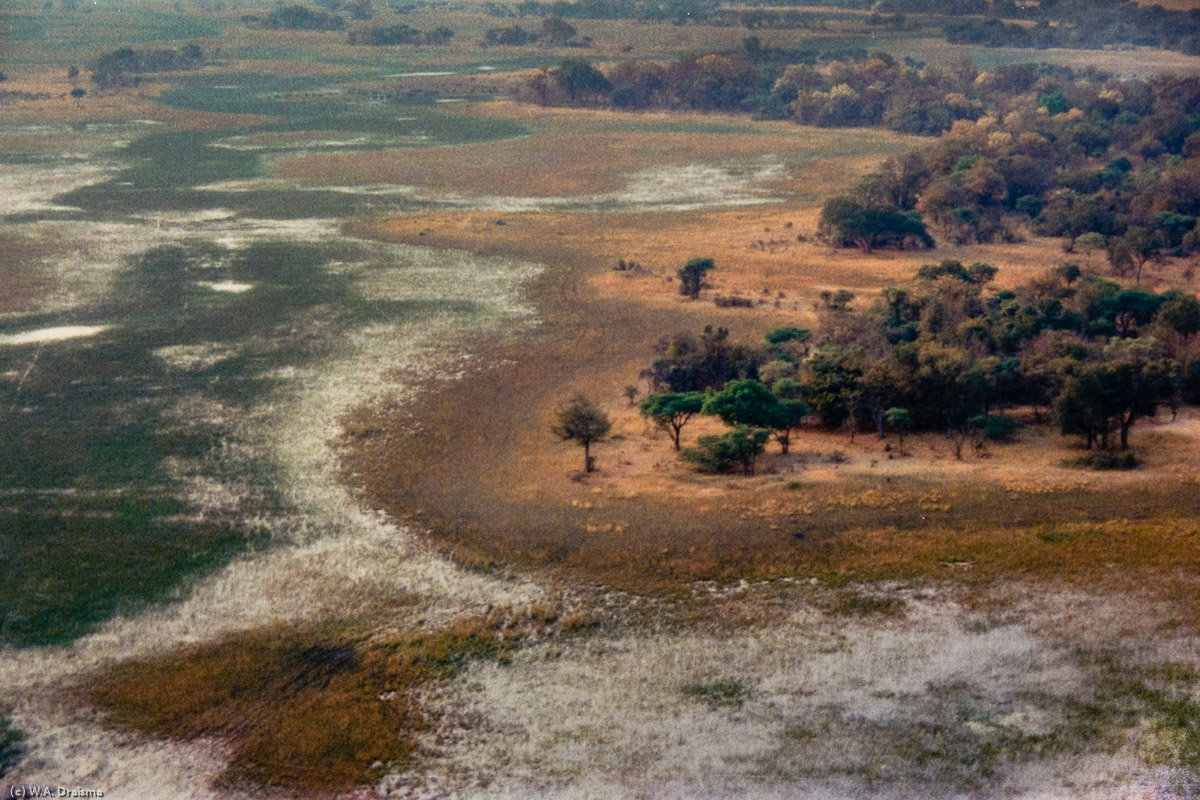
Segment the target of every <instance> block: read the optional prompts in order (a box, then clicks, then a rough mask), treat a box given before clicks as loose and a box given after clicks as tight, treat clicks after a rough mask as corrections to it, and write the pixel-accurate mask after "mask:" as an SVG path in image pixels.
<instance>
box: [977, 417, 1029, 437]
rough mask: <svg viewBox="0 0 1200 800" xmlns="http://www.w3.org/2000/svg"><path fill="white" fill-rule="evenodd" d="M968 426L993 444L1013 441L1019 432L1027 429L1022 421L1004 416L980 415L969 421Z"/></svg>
mask: <svg viewBox="0 0 1200 800" xmlns="http://www.w3.org/2000/svg"><path fill="white" fill-rule="evenodd" d="M967 424H968V425H970V426H971V427H972V428H974V429H975V430H977V431H979V433H980V435H981V436H983V438H985V439H989V440H991V441H993V442H1007V441H1011V440H1012V438H1013V436H1015V435H1016V433H1017V431H1019V430H1021V429H1022V428H1024V427H1025V426H1024V425H1023V424H1022V423H1021V422H1020V420H1016V419H1013V418H1012V417H1009V416H1006V415H1004V414H990V415H988V414H980V415H978V416H975V417H971V418H970V419H969V420H967Z"/></svg>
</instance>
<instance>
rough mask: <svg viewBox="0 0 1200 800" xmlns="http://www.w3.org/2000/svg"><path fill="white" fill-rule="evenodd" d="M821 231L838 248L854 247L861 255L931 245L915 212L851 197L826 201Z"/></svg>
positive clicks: (922, 223)
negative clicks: (880, 249)
mask: <svg viewBox="0 0 1200 800" xmlns="http://www.w3.org/2000/svg"><path fill="white" fill-rule="evenodd" d="M821 229H822V230H823V231H824V232H825V234H826V235H827V236H828V237H829V238H830V239H831V241H833V242H834V243H835V244H837V245H838V246H840V247H848V246H850V245H853V246H855V247H858V248H859V249H860V250H862V251H863V252H864V253H869V252H871V251H872V250H873V249H875V248H876V247H889V246H890V247H901V248H903V247H904V246H905V245H907V244H909V243H915V244H916V245H917V246H919V247H933V244H934V243H933V237H931V236H930V235H929V232H928V231H927V230H926V229H925V223H924V222H922V221H921V215H920V214H918V213H917V212H915V211H901V210H900V209H898V208H895V207H894V206H889V205H878V204H877V205H863V204H862V203H859V202H858V201H856V200H854V199H852V198H850V197H835V198H833V199H831V200H828V201H826V203H825V205H824V207H823V208H822V209H821Z"/></svg>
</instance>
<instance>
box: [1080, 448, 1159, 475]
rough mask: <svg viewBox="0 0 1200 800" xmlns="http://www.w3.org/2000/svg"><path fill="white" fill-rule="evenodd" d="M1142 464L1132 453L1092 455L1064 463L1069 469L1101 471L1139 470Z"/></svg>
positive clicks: (1126, 451) (1127, 451)
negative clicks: (1078, 468)
mask: <svg viewBox="0 0 1200 800" xmlns="http://www.w3.org/2000/svg"><path fill="white" fill-rule="evenodd" d="M1140 464H1141V462H1139V461H1138V460H1137V457H1136V456H1135V455H1134V454H1133V452H1132V451H1129V450H1125V451H1124V452H1121V453H1092V454H1090V455H1086V456H1082V457H1080V458H1072V459H1069V460H1067V461H1064V462H1063V465H1064V466H1067V467H1080V468H1082V469H1094V470H1100V471H1108V470H1129V469H1137V468H1138V466H1139V465H1140Z"/></svg>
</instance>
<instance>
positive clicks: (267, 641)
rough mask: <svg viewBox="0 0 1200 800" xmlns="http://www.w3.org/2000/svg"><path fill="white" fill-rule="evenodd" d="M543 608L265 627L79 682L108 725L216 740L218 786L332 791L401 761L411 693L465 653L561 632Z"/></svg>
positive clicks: (411, 733) (453, 668)
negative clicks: (421, 627)
mask: <svg viewBox="0 0 1200 800" xmlns="http://www.w3.org/2000/svg"><path fill="white" fill-rule="evenodd" d="M569 624H570V619H567V618H562V617H560V616H559V615H558V614H556V613H553V612H547V611H545V610H543V609H530V610H527V611H525V612H522V613H520V614H517V615H512V614H507V613H502V612H496V613H493V614H491V615H490V616H488V617H486V618H470V619H465V620H462V621H459V622H457V623H455V624H452V625H450V626H449V627H447V628H444V629H441V630H437V631H430V632H422V631H410V632H408V633H404V634H399V635H388V636H383V637H371V636H367V635H364V634H362V633H361V632H360V633H357V634H356V633H354V632H353V631H352V630H350V629H349V628H348V627H346V626H337V625H328V626H326V627H325V628H323V629H320V630H309V631H296V630H292V629H278V628H268V629H261V630H257V631H252V632H248V633H244V634H239V635H235V636H230V637H227V638H225V639H222V640H220V641H217V642H213V643H209V644H204V645H199V646H195V647H192V648H188V649H185V650H182V651H178V652H173V653H171V654H168V655H165V656H161V657H158V658H151V659H146V660H137V661H131V662H126V663H123V664H120V665H117V666H115V667H112V668H110V669H109V670H107V671H106V672H104V673H102V674H100V675H97V676H94V677H93V678H91V679H90V680H89V682H88V683H87V684H86V685H85V686H84V687H82V689H81V692H82V695H83V697H84V698H85V700H86V701H87V702H88V703H91V704H93V705H95V706H97V707H99V708H100V709H102V710H104V711H105V712H106V713H107V722H108V724H110V725H112V726H115V727H118V728H121V729H125V730H130V731H135V732H138V733H141V734H146V735H152V736H157V737H171V738H179V739H193V738H196V737H216V738H218V739H221V740H223V741H224V742H226V743H227V745H228V747H229V749H230V752H231V758H230V761H229V765H228V767H227V769H226V772H225V774H224V775H223V776H222V777H221V779H220V780H221V782H222V783H224V784H228V785H231V786H232V785H242V784H248V785H252V786H260V787H261V786H272V787H281V788H284V789H287V790H289V791H290V792H293V793H299V794H300V795H302V796H329V794H330V793H331V792H333V793H336V792H339V791H345V790H348V789H352V788H353V787H355V786H359V785H362V784H364V783H367V782H369V781H371V780H372V779H375V778H378V777H380V776H381V775H383V774H384V772H385V771H386V770H387V769H389V768H400V769H404V768H406V767H408V766H409V765H410V763H411V762H412V760H413V759H414V758H416V757H417V756H418V755H419V754H420V751H421V746H420V737H421V734H422V732H423V731H424V730H425V729H426V728H427V727H428V725H429V721H430V718H431V713H433V712H431V710H429V709H426V708H423V707H422V706H421V704H420V702H419V700H418V696H417V691H418V690H419V689H420V688H421V687H422V686H424V685H425V684H428V683H429V682H431V681H438V680H445V679H448V678H451V677H453V676H454V675H455V674H456V673H457V672H458V671H459V670H460V669H461V668H462V667H463V666H465V665H466V664H467V663H469V662H470V661H471V660H473V659H488V658H497V657H500V656H501V655H503V654H504V653H506V652H508V651H510V650H511V649H512V647H513V646H515V644H516V642H517V641H518V640H519V639H520V637H521V636H523V635H525V634H527V633H529V632H530V631H532V630H534V629H537V630H538V631H540V633H541V634H542V635H544V634H545V633H546V632H548V631H551V629H552V628H553V632H560V631H566V632H568V633H569V632H570V630H568V627H569Z"/></svg>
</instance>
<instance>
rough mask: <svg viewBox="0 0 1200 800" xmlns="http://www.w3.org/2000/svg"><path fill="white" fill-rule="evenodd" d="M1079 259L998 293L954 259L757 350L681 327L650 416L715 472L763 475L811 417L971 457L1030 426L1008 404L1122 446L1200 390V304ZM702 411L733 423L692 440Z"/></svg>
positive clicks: (650, 373)
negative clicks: (737, 469)
mask: <svg viewBox="0 0 1200 800" xmlns="http://www.w3.org/2000/svg"><path fill="white" fill-rule="evenodd" d="M1067 266H1069V267H1071V268H1070V269H1067V268H1064V267H1059V268H1056V269H1054V270H1050V271H1048V272H1047V273H1046V274H1045V275H1043V276H1041V277H1039V278H1037V279H1036V280H1034V281H1032V282H1031V283H1030V284H1028V285H1025V286H1021V287H1017V288H1016V289H1015V290H1007V289H1005V290H995V289H992V288H991V283H992V281H993V278H994V276H995V274H996V270H995V268H993V267H991V266H990V265H987V264H978V263H977V264H971V265H969V266H964V265H962V264H961V263H959V262H956V261H943V262H941V263H938V264H928V265H925V266H923V267H921V269H920V270H918V272H917V274H916V275H915V276H914V278H913V279H912V280H911V281H909V282H907V283H905V284H901V285H899V286H894V287H889V288H887V289H885V290H883V291H882V292H881V293H880V295H879V296H878V298H877V299H876V300H875V301H874V302H873V303H871V304H870V305H868V306H866V307H864V308H861V309H849V308H844V309H842V310H840V311H837V312H828V313H826V314H825V316H824V317H823V325H822V328H821V329H820V330H819V331H818V332H817V333H816V335H815V336H814V335H813V334H812V333H810V332H809V331H807V330H804V329H800V328H794V327H788V328H779V329H776V330H773V331H771V332H770V333H768V334H767V335H766V337H765V341H764V342H763V343H762V344H761V345H760V346H757V347H752V346H745V345H735V344H732V343H730V342H729V341H728V333H727V332H726V331H724V330H718V331H715V332H714V331H713V330H712V329H711V328H710V329H706V330H705V332H704V334H703V335H702V336H700V337H693V336H689V335H686V334H680V335H677V336H675V337H673V338H671V339H669V340H666V341H664V342H663V343H662V344H661V345H660V356H659V357H658V358H657V359H656V360H655V362H654V364H653V365H652V366H651V368H650V369H649V370H647V371H646V372H645V373H643V375H644V376H645V377H647V378H649V380H650V383H651V386H652V387H654V393H653V394H651V395H650V396H649V397H648V398H647V399H646V400H645V401H643V403H642V405H641V411H642V414H643V415H644V416H646V417H647V418H648V419H651V420H653V421H654V423H655V424H656V425H658V426H659V427H660V428H662V429H663V430H665V431H667V432H668V433H670V434H671V438H672V442H673V444H674V446H675V449H676V450H677V451H678V452H679V453H680V458H682V459H684V460H685V461H687V462H689V463H692V464H695V465H697V466H698V467H700V468H701V469H705V470H713V471H719V470H721V469H725V468H728V467H730V466H732V465H734V464H741V465H742V466H743V467H744V468H745V469H746V470H747V471H752V470H753V468H754V458H756V457H757V455H758V453H761V447H760V445H763V444H765V442H767V441H768V440H769V439H770V438H771V437H772V435H773V436H774V438H775V440H776V441H778V442H779V445H780V449H781V451H782V452H783V453H787V452H788V451H789V449H790V444H791V436H792V433H793V432H794V431H795V430H796V429H797V428H799V427H800V426H802V425H803V424H804V422H805V420H807V419H808V418H809V416H810V415H811V416H812V417H813V419H814V420H815V421H816V423H818V424H820V425H822V426H823V427H825V428H827V429H830V430H835V429H838V428H841V427H842V426H844V425H849V426H850V428H851V430H852V431H853V430H872V429H874V430H877V431H878V433H879V435H880V437H881V438H883V437H885V436H887V435H888V433H889V432H891V433H894V434H895V435H896V436H897V437H898V438H899V444H900V453H901V455H903V454H904V445H905V438H906V436H907V435H908V434H909V433H910V432H912V431H918V430H925V431H940V432H942V433H944V434H945V435H946V436H947V437H948V438H949V440H950V443H951V445H950V446H951V451H952V452H953V453H954V454H955V455H956V456H957V457H960V458H961V457H962V455H963V449H964V447H965V445H966V444H967V443H968V442H971V443H972V444H973V445H974V446H975V447H977V448H979V447H982V446H983V444H984V442H985V441H989V440H990V441H1006V440H1009V439H1011V438H1012V437H1013V436H1014V435H1015V434H1016V433H1017V432H1018V431H1019V430H1020V428H1021V427H1022V425H1021V423H1020V422H1018V421H1017V420H1016V419H1014V418H1013V417H1011V416H1008V415H1006V414H1004V413H1003V409H1005V408H1011V407H1013V406H1031V407H1033V408H1034V409H1035V410H1038V409H1046V408H1049V409H1052V410H1053V412H1054V419H1055V421H1056V422H1057V424H1058V426H1059V428H1060V430H1061V431H1062V433H1063V434H1065V435H1077V436H1080V437H1081V438H1082V440H1083V443H1084V444H1085V445H1086V446H1087V447H1088V448H1092V447H1094V446H1096V445H1097V444H1099V445H1100V447H1102V448H1108V447H1109V446H1110V445H1111V446H1115V447H1119V448H1122V449H1125V448H1127V447H1128V446H1129V443H1130V434H1131V431H1132V429H1133V427H1134V426H1135V424H1136V422H1137V421H1138V420H1140V419H1142V418H1143V417H1149V416H1153V415H1154V414H1155V413H1156V412H1157V410H1158V408H1159V407H1160V406H1161V405H1162V404H1164V403H1172V404H1174V403H1176V402H1177V398H1179V397H1184V398H1187V399H1188V400H1189V401H1195V400H1196V399H1198V398H1200V388H1197V387H1200V356H1196V355H1195V350H1196V342H1195V337H1196V336H1197V335H1200V300H1198V299H1197V298H1195V297H1193V296H1191V295H1186V294H1183V293H1180V292H1174V291H1172V292H1167V293H1165V294H1154V293H1151V292H1146V291H1140V290H1133V289H1124V288H1122V287H1121V286H1119V285H1118V284H1116V283H1113V282H1112V281H1108V280H1105V279H1103V278H1100V277H1098V276H1096V275H1094V274H1091V273H1085V272H1082V271H1081V270H1079V269H1078V268H1077V267H1075V266H1074V265H1067ZM831 294H832V293H831ZM1038 413H1039V414H1040V411H1038ZM697 414H704V415H713V416H716V417H719V418H720V419H721V420H722V421H723V422H724V423H725V424H727V425H729V426H730V429H731V430H730V431H729V432H727V433H726V434H722V435H719V436H702V437H699V439H698V440H697V443H696V445H695V446H694V447H691V448H685V447H681V443H680V433H681V430H682V428H683V426H684V425H686V424H688V423H689V422H690V421H691V420H692V419H693V418H694V417H695V415H697ZM756 442H757V444H754V443H756ZM752 444H754V446H751V445H752Z"/></svg>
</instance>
